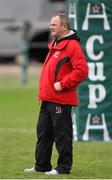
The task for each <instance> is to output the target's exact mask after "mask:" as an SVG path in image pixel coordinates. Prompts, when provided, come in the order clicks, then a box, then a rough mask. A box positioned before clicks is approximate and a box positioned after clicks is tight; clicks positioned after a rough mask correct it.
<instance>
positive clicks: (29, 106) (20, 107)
mask: <svg viewBox="0 0 112 180" xmlns="http://www.w3.org/2000/svg"><path fill="white" fill-rule="evenodd" d="M37 81H38V77H36V76H35V75H30V77H29V83H28V84H27V85H26V86H23V85H21V84H20V82H19V78H18V75H16V76H9V75H8V76H0V179H111V178H112V143H105V142H74V144H73V146H74V158H73V168H72V170H71V174H70V175H59V176H55V177H54V176H50V177H49V176H46V175H44V173H37V174H26V173H24V172H23V170H24V168H26V167H32V165H33V164H34V149H35V140H36V133H35V126H36V121H37V117H38V112H39V103H38V102H37V100H36V96H37V89H38V87H37V84H38V83H37ZM56 159H57V152H56V150H55V147H54V150H53V157H52V165H53V166H55V165H56Z"/></svg>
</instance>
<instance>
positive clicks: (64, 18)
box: [53, 12, 70, 29]
mask: <svg viewBox="0 0 112 180" xmlns="http://www.w3.org/2000/svg"><path fill="white" fill-rule="evenodd" d="M56 16H59V17H60V20H61V22H62V23H65V24H66V25H67V28H68V29H70V22H69V18H68V16H67V14H66V13H64V12H57V13H55V14H54V15H53V17H56Z"/></svg>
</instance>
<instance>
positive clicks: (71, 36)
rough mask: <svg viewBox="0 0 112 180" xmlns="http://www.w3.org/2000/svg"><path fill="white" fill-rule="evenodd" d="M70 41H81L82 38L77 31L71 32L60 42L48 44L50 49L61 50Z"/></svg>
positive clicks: (54, 41)
mask: <svg viewBox="0 0 112 180" xmlns="http://www.w3.org/2000/svg"><path fill="white" fill-rule="evenodd" d="M69 40H77V41H80V38H79V36H78V35H77V32H76V31H75V30H70V31H69V34H67V35H66V36H64V37H63V38H62V39H60V40H57V39H54V40H53V41H52V42H51V43H49V44H48V47H49V49H56V50H60V49H62V48H63V47H65V46H66V45H67V44H68V42H69Z"/></svg>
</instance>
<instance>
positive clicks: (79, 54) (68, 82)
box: [60, 42, 88, 89]
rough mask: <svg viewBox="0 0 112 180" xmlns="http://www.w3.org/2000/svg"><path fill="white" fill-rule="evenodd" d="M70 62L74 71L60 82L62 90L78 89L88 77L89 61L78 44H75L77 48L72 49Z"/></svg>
mask: <svg viewBox="0 0 112 180" xmlns="http://www.w3.org/2000/svg"><path fill="white" fill-rule="evenodd" d="M70 60H71V64H72V71H71V73H70V74H68V75H66V76H65V77H64V78H63V79H62V81H61V82H60V83H61V87H62V89H67V88H72V87H75V88H76V87H77V86H78V84H79V83H81V82H82V81H84V80H85V79H86V78H87V75H88V66H87V61H86V59H85V56H84V53H83V51H82V49H81V47H80V44H79V43H78V42H75V46H72V47H71V48H70Z"/></svg>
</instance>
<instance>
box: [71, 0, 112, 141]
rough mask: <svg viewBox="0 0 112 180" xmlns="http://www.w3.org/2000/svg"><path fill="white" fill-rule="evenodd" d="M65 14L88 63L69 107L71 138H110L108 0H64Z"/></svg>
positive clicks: (111, 8)
mask: <svg viewBox="0 0 112 180" xmlns="http://www.w3.org/2000/svg"><path fill="white" fill-rule="evenodd" d="M68 14H69V18H70V23H71V27H72V28H74V29H76V30H77V31H78V33H79V35H80V38H81V46H82V48H83V50H84V53H85V56H86V59H87V61H88V67H89V74H88V79H87V80H86V81H85V82H83V83H82V84H81V85H80V86H79V88H78V93H79V107H78V108H77V109H75V108H74V109H73V121H74V139H75V140H83V141H88V140H100V141H101V140H104V141H112V42H111V41H112V0H97V1H96V0H68Z"/></svg>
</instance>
